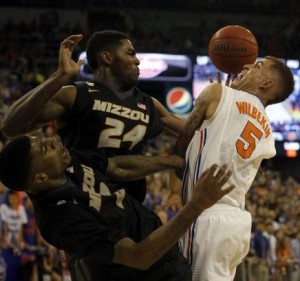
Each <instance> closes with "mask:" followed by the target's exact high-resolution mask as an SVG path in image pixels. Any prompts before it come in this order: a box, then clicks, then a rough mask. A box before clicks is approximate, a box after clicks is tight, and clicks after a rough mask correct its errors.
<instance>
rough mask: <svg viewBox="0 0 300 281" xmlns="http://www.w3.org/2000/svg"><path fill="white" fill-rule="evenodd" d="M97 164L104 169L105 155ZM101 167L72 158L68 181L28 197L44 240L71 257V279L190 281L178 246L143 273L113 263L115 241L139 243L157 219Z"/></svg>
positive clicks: (152, 229) (158, 222)
mask: <svg viewBox="0 0 300 281" xmlns="http://www.w3.org/2000/svg"><path fill="white" fill-rule="evenodd" d="M98 164H99V167H98V168H101V165H102V167H103V170H102V171H105V169H106V165H107V162H106V159H104V158H103V161H102V162H101V161H100V162H98ZM102 171H101V170H95V169H92V168H91V167H89V166H86V165H83V164H80V163H78V162H73V165H72V166H71V167H69V168H68V170H67V172H66V175H67V178H68V182H67V184H65V185H63V186H60V187H57V188H55V189H53V190H48V191H45V192H43V193H42V194H41V195H38V196H31V198H32V201H33V204H34V208H35V213H36V217H37V223H38V226H39V228H40V230H41V234H42V236H43V237H44V239H45V240H46V241H48V243H50V244H52V245H54V246H56V247H58V248H60V249H63V250H65V251H67V252H68V254H69V255H70V256H71V257H72V262H70V271H71V274H72V280H78V281H79V280H80V281H94V280H95V281H96V280H97V281H98V280H115V281H121V280H122V281H124V280H136V281H139V280H149V281H150V280H151V281H158V280H172V281H177V280H178V281H181V280H190V276H191V274H190V267H189V265H188V263H187V260H186V259H185V258H184V257H183V256H182V255H181V254H180V252H179V249H178V246H177V245H176V246H174V247H173V248H172V249H171V250H170V251H169V252H168V253H167V254H166V255H165V256H164V257H163V258H161V259H160V260H159V261H157V262H156V263H155V264H154V265H153V266H152V267H150V268H149V269H148V270H146V271H142V270H137V269H133V268H129V267H126V266H123V265H119V264H113V263H112V260H113V254H114V245H115V244H116V243H117V242H118V241H119V240H120V239H122V238H124V237H130V238H131V239H133V240H134V241H136V242H139V241H141V240H142V239H143V238H145V237H146V236H147V235H149V234H150V233H151V232H153V231H154V230H155V229H157V228H158V227H160V226H161V221H160V219H159V218H158V216H157V215H156V214H155V213H154V212H152V211H150V210H148V209H147V208H146V207H144V206H143V205H142V204H140V203H139V202H138V201H137V200H135V199H134V198H132V197H131V196H130V195H128V194H127V193H126V191H125V190H124V189H122V187H118V186H117V185H115V184H111V183H110V182H109V181H108V179H107V178H106V176H105V175H104V173H103V172H102ZM149 250H151V249H149Z"/></svg>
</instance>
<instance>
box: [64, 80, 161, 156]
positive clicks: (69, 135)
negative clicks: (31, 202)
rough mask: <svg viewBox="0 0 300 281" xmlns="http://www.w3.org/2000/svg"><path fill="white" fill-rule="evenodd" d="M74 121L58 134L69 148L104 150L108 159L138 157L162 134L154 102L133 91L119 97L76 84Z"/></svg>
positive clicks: (101, 86)
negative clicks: (146, 145) (146, 143)
mask: <svg viewBox="0 0 300 281" xmlns="http://www.w3.org/2000/svg"><path fill="white" fill-rule="evenodd" d="M75 85H76V87H77V95H76V99H75V102H74V105H73V107H72V112H71V116H70V117H71V118H70V121H69V123H68V125H66V126H65V127H64V128H62V129H61V130H59V133H60V136H61V137H62V139H63V141H64V144H65V145H66V146H67V147H68V148H75V149H79V150H90V149H96V148H105V149H106V151H107V155H108V156H113V155H126V154H136V153H139V152H140V151H141V149H142V147H143V145H144V144H145V142H146V141H147V140H149V139H152V138H154V137H156V136H157V135H158V134H160V133H161V131H162V128H163V123H162V121H161V119H160V117H159V115H158V113H157V111H156V109H155V107H154V104H153V101H152V98H151V97H150V96H148V95H146V94H145V93H143V92H141V91H140V90H139V89H138V88H133V89H132V90H131V91H130V92H128V93H124V97H120V96H118V95H117V94H116V93H114V92H113V91H112V90H111V89H109V88H107V87H106V86H105V85H104V84H101V83H98V82H83V81H82V82H76V83H75Z"/></svg>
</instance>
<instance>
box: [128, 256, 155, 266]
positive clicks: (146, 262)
mask: <svg viewBox="0 0 300 281" xmlns="http://www.w3.org/2000/svg"><path fill="white" fill-rule="evenodd" d="M132 260H133V261H134V265H132V267H135V268H136V269H139V270H148V269H149V268H150V267H151V266H152V264H153V262H152V261H151V260H150V259H149V257H148V256H147V255H145V254H144V253H137V254H136V255H134V257H132Z"/></svg>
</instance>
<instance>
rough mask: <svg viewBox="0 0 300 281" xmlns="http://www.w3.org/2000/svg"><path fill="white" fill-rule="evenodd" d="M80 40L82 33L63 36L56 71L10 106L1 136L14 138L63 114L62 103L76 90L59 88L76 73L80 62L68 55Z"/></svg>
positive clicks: (66, 103)
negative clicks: (64, 37)
mask: <svg viewBox="0 0 300 281" xmlns="http://www.w3.org/2000/svg"><path fill="white" fill-rule="evenodd" d="M81 39H82V35H72V36H70V37H68V38H66V39H65V40H64V41H63V42H62V43H61V45H60V50H59V66H58V69H57V71H56V72H55V73H53V74H52V75H51V76H50V77H49V78H48V79H47V80H46V81H45V82H43V83H42V84H40V85H39V86H37V87H36V88H34V89H33V90H31V91H30V92H28V93H27V94H25V95H24V96H23V97H21V98H20V99H19V100H17V101H16V102H15V103H14V104H13V105H11V106H10V108H9V109H8V112H7V113H6V115H5V116H4V119H3V121H2V124H1V129H2V131H3V133H4V134H5V135H7V136H8V137H14V136H17V135H20V134H24V133H28V132H30V131H32V130H35V129H37V128H39V127H41V126H42V125H43V124H45V123H47V122H49V121H52V120H59V119H60V118H63V117H64V116H65V114H66V112H67V110H66V106H68V105H69V104H71V103H72V99H74V97H75V93H76V92H75V91H76V89H75V87H66V88H62V87H63V85H65V84H66V83H68V82H69V81H70V79H71V78H72V77H73V76H75V75H76V74H77V73H78V72H79V69H80V65H81V64H82V62H81V61H79V62H75V61H73V60H72V58H71V55H72V51H73V48H74V46H75V45H76V44H78V43H79V42H80V40H81Z"/></svg>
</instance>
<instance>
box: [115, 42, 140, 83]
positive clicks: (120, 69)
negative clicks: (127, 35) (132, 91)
mask: <svg viewBox="0 0 300 281" xmlns="http://www.w3.org/2000/svg"><path fill="white" fill-rule="evenodd" d="M121 42H122V46H121V47H120V48H118V49H117V50H116V51H115V52H114V53H113V55H112V64H111V71H112V74H113V76H114V77H115V78H116V80H117V82H118V83H119V84H120V86H121V87H125V88H126V87H133V86H135V85H136V84H137V82H138V78H139V75H140V70H139V67H138V66H139V64H140V61H139V59H138V58H137V57H136V52H135V50H134V48H133V46H132V43H131V42H130V41H129V40H125V39H124V40H121Z"/></svg>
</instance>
